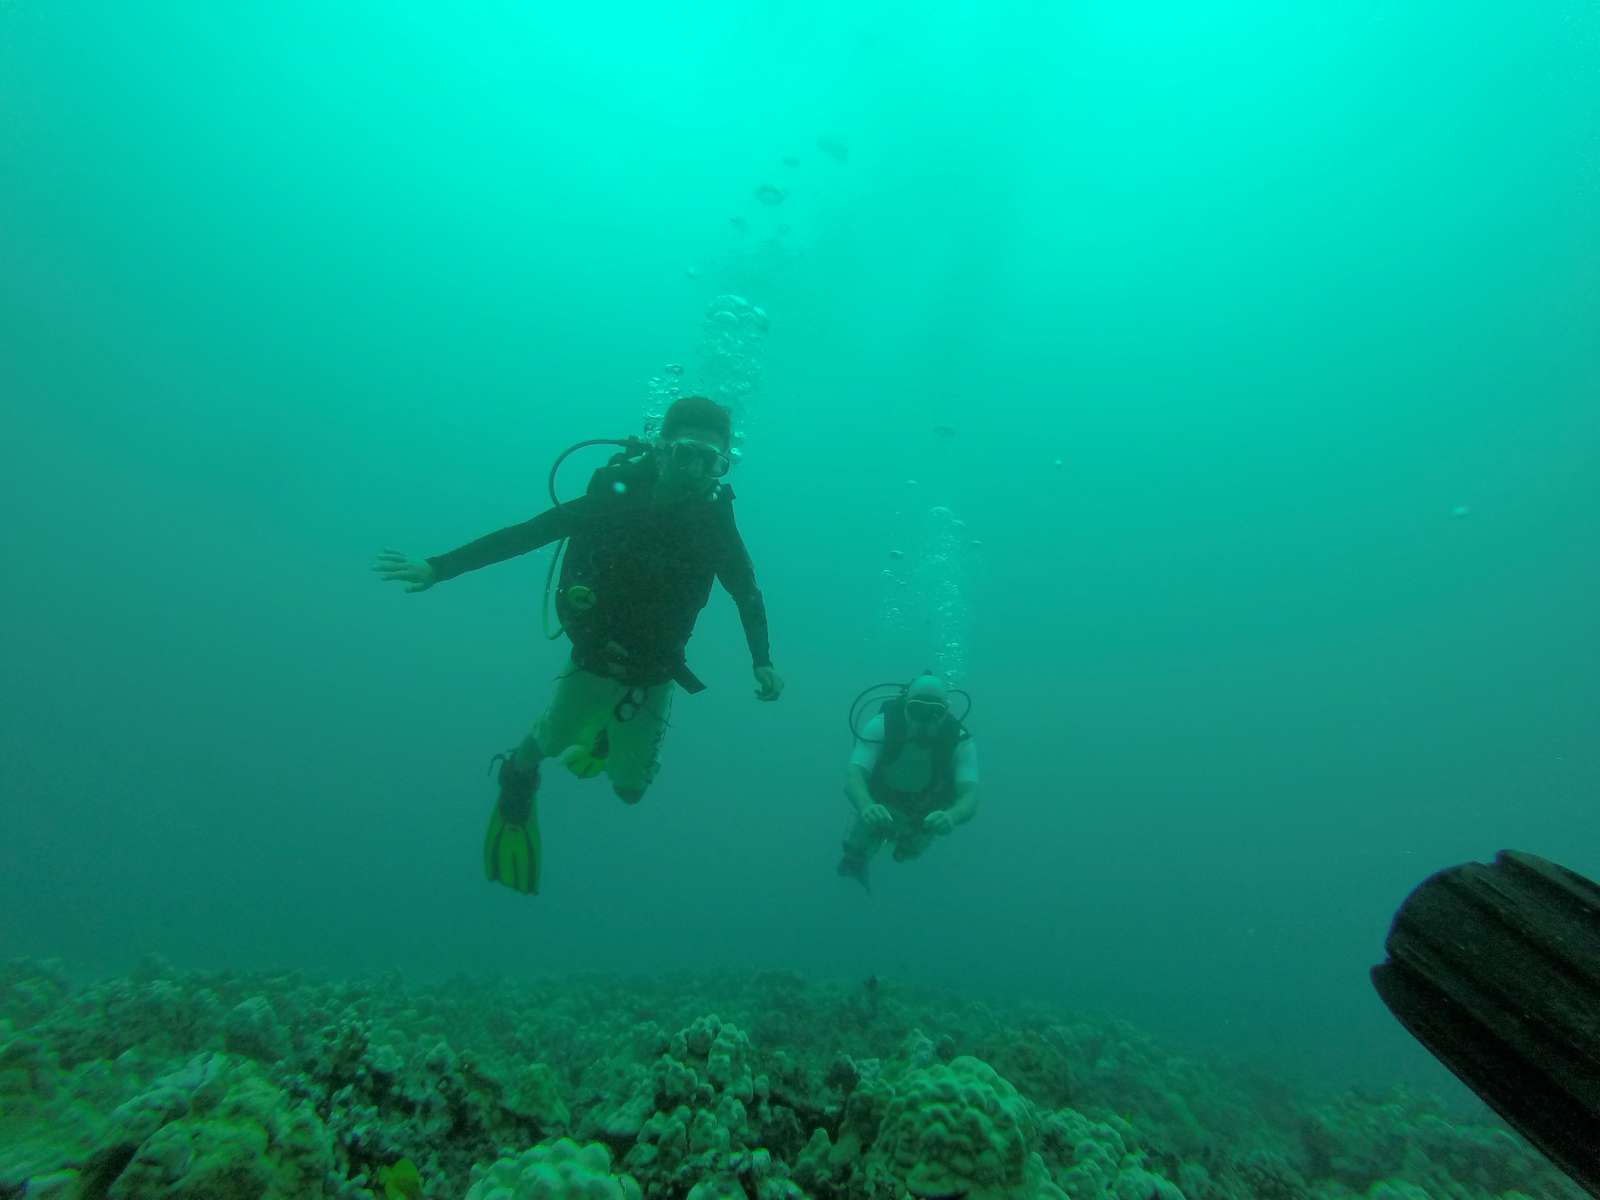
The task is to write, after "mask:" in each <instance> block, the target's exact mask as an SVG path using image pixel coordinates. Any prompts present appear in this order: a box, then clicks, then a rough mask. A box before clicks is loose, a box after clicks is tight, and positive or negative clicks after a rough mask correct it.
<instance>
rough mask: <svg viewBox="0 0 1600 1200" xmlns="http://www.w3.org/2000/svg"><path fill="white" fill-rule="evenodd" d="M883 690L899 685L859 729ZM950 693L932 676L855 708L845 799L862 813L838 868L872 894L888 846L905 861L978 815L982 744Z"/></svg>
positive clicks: (868, 696) (864, 697)
mask: <svg viewBox="0 0 1600 1200" xmlns="http://www.w3.org/2000/svg"><path fill="white" fill-rule="evenodd" d="M884 687H895V688H896V692H897V694H895V695H892V696H890V697H889V698H888V699H886V700H884V701H883V703H882V704H881V706H880V708H879V711H878V713H877V714H876V715H875V716H873V717H872V719H871V720H869V721H868V722H867V723H866V724H865V725H864V726H861V725H859V723H858V722H859V717H860V716H861V714H862V708H863V703H864V702H865V703H866V704H867V705H868V706H870V703H871V700H872V698H873V695H874V693H876V692H878V691H879V690H880V689H882V688H884ZM954 694H957V695H962V696H965V695H966V693H964V692H958V693H954ZM951 695H952V692H951V690H950V688H949V687H948V686H947V685H946V684H945V682H944V680H942V679H940V678H939V677H938V676H937V675H934V674H932V673H925V674H922V675H919V676H917V678H915V679H913V680H912V681H911V682H910V683H909V684H907V685H905V686H904V687H898V686H897V685H893V684H877V685H875V686H873V687H870V688H868V689H867V690H866V691H864V692H862V693H861V694H860V695H858V696H857V697H856V700H855V703H854V704H852V705H851V708H850V731H851V733H853V734H854V735H855V747H854V749H853V750H852V751H851V753H850V765H849V766H848V767H847V768H846V769H845V782H844V794H845V799H847V800H848V801H849V802H850V807H851V808H853V809H854V810H855V813H856V815H855V819H854V820H853V821H852V822H851V824H850V829H849V832H848V833H846V834H845V839H844V853H843V855H842V857H841V858H840V859H839V867H838V871H839V874H840V875H844V876H847V877H848V878H850V879H854V880H856V881H858V882H859V883H860V884H861V886H862V887H864V888H867V889H868V890H869V891H870V890H871V886H872V885H871V883H870V880H869V878H868V868H869V867H870V865H871V862H872V858H873V855H875V854H876V853H877V852H878V849H879V847H880V846H882V845H883V844H884V842H889V841H892V842H893V843H894V858H895V861H896V862H904V861H906V860H907V859H911V858H916V857H917V856H918V855H920V854H921V853H922V852H923V851H924V850H926V849H927V848H928V846H929V845H930V844H931V843H932V842H933V840H934V838H937V837H943V836H944V835H946V834H948V833H950V832H951V831H952V830H953V829H955V827H956V826H957V825H965V824H966V823H967V822H968V821H970V820H972V818H973V816H974V815H975V814H976V813H977V811H978V745H977V742H976V741H974V740H973V737H972V734H971V733H969V732H968V731H967V727H966V726H965V725H964V724H963V723H962V722H963V719H964V718H965V716H966V714H965V713H963V714H962V716H961V717H957V716H955V715H954V714H953V713H952V712H951V711H950V697H951ZM967 708H968V711H971V701H970V699H969V700H968V704H967Z"/></svg>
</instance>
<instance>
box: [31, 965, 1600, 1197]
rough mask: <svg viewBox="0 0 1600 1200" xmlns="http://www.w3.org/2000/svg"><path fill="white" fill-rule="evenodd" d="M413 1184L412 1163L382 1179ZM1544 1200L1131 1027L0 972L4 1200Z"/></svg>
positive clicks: (702, 979)
mask: <svg viewBox="0 0 1600 1200" xmlns="http://www.w3.org/2000/svg"><path fill="white" fill-rule="evenodd" d="M402 1160H404V1161H407V1162H409V1163H410V1164H414V1166H415V1168H416V1172H415V1174H414V1175H413V1174H411V1172H410V1171H409V1169H406V1170H404V1172H403V1173H402V1172H399V1171H396V1170H395V1169H394V1168H395V1166H396V1164H399V1163H401V1162H402ZM20 1196H28V1197H42V1196H51V1197H57V1198H59V1200H98V1198H100V1197H105V1198H107V1200H124V1198H130V1197H185V1198H194V1200H290V1198H295V1200H302V1198H306V1197H330V1198H335V1200H370V1198H373V1197H377V1200H398V1198H400V1197H412V1198H413V1200H414V1198H415V1197H417V1196H424V1197H428V1198H430V1200H438V1198H446V1197H448V1198H450V1200H532V1198H535V1197H538V1198H551V1200H559V1198H563V1197H574V1198H577V1197H584V1198H592V1200H641V1198H650V1200H678V1198H680V1197H687V1198H688V1200H800V1198H802V1197H816V1198H819V1200H820V1198H826V1197H839V1198H846V1197H848V1198H858V1197H860V1198H866V1197H872V1198H881V1200H892V1198H898V1197H904V1196H917V1197H927V1198H930V1200H931V1198H934V1197H967V1198H969V1200H1035V1198H1038V1200H1061V1198H1070V1200H1180V1198H1181V1200H1349V1198H1352V1197H1362V1198H1364V1200H1425V1198H1428V1200H1486V1198H1489V1197H1495V1198H1498V1200H1517V1198H1521V1197H1526V1198H1528V1200H1541V1198H1544V1197H1553V1198H1559V1200H1568V1198H1579V1197H1581V1192H1580V1191H1579V1190H1578V1189H1577V1188H1576V1187H1575V1186H1573V1185H1572V1184H1571V1183H1569V1182H1567V1181H1566V1180H1565V1178H1564V1177H1563V1176H1561V1175H1560V1174H1559V1173H1557V1172H1556V1171H1555V1170H1554V1169H1553V1168H1552V1167H1550V1166H1549V1165H1548V1164H1547V1163H1546V1162H1545V1160H1544V1159H1543V1158H1542V1157H1540V1156H1539V1155H1538V1154H1537V1153H1536V1152H1535V1151H1533V1150H1531V1149H1530V1148H1528V1147H1527V1146H1526V1144H1524V1143H1523V1142H1522V1141H1520V1139H1518V1138H1517V1137H1515V1136H1514V1135H1513V1134H1511V1133H1510V1132H1508V1131H1507V1130H1506V1129H1504V1128H1503V1127H1501V1126H1499V1125H1496V1124H1494V1123H1492V1122H1490V1121H1488V1120H1487V1119H1485V1120H1483V1121H1481V1122H1480V1121H1476V1120H1474V1119H1472V1118H1470V1117H1462V1116H1460V1115H1458V1114H1456V1113H1455V1112H1454V1111H1452V1110H1448V1109H1447V1108H1446V1107H1445V1105H1444V1104H1443V1103H1442V1102H1441V1101H1440V1100H1438V1099H1435V1098H1432V1097H1430V1096H1427V1095H1423V1094H1419V1093H1417V1092H1415V1091H1409V1090H1405V1089H1396V1090H1394V1091H1392V1092H1391V1093H1389V1094H1386V1095H1370V1094H1365V1093H1354V1092H1352V1093H1347V1094H1339V1095H1332V1094H1330V1095H1325V1096H1319V1097H1311V1096H1308V1095H1302V1094H1301V1093H1299V1092H1297V1091H1295V1090H1293V1089H1290V1088H1288V1087H1285V1086H1283V1085H1281V1084H1273V1083H1271V1082H1267V1081H1262V1080H1259V1079H1249V1078H1246V1077H1244V1076H1242V1075H1239V1074H1236V1073H1231V1072H1229V1071H1228V1069H1227V1068H1226V1067H1225V1066H1220V1065H1217V1064H1209V1063H1202V1062H1200V1061H1197V1060H1195V1059H1192V1058H1184V1057H1179V1056H1175V1055H1173V1054H1171V1053H1169V1052H1167V1051H1165V1050H1164V1049H1163V1048H1162V1047H1161V1046H1160V1045H1159V1044H1158V1043H1157V1042H1156V1041H1155V1040H1154V1039H1152V1038H1151V1037H1149V1036H1147V1035H1145V1034H1143V1033H1141V1032H1140V1031H1139V1030H1138V1029H1136V1028H1134V1027H1132V1026H1131V1025H1128V1024H1126V1023H1124V1022H1121V1021H1115V1020H1107V1019H1103V1018H1087V1017H1082V1016H1076V1015H1073V1014H1069V1013H1065V1012H1062V1011H1060V1010H1058V1009H1051V1008H1047V1007H1044V1006H1041V1005H1037V1004H1034V1005H1029V1004H1026V1003H1020V1002H1019V1003H1017V1004H1015V1005H1001V1004H996V1003H981V1002H977V1001H974V1000H972V999H969V998H962V997H958V996H954V995H951V994H949V993H942V992H939V991H936V990H932V989H920V988H915V987H911V986H903V985H891V984H882V985H880V984H879V983H878V982H877V981H875V980H869V981H867V982H865V983H851V984H840V983H822V982H816V981H810V980H807V979H806V978H803V977H801V976H799V975H795V974H792V973H788V972H758V973H750V972H745V973H734V972H724V973H700V974H694V975H688V974H684V975H672V976H665V977H661V976H651V977H644V978H637V979H624V978H618V977H598V976H575V977H569V978H562V979H546V980H540V981H536V982H532V983H516V984H513V983H510V982H485V981H481V980H466V979H457V980H453V981H450V982H448V983H440V984H436V985H430V986H408V985H406V984H405V983H404V982H403V981H402V980H401V978H400V977H399V976H398V975H395V976H391V977H378V978H372V979H364V980H352V981H337V980H326V979H319V978H314V977H310V976H306V975H302V974H298V973H289V974H270V973H223V972H194V971H178V970H174V969H173V968H171V967H170V966H167V965H165V964H162V963H160V962H150V963H147V964H145V965H144V966H142V967H141V968H140V969H139V970H137V971H134V972H133V973H131V974H128V975H124V976H117V977H113V978H107V979H102V980H99V981H97V982H93V983H88V984H80V985H75V984H74V983H72V982H70V981H69V979H68V978H67V976H66V975H65V974H64V973H63V972H62V970H61V969H60V967H59V965H57V964H52V963H39V962H27V961H23V962H14V963H11V964H9V965H7V966H5V967H3V968H0V1200H7V1198H11V1197H20Z"/></svg>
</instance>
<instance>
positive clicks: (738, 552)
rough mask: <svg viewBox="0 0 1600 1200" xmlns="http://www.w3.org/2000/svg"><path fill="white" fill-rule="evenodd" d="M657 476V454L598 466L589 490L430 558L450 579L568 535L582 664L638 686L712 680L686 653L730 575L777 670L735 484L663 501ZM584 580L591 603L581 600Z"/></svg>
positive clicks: (755, 648)
mask: <svg viewBox="0 0 1600 1200" xmlns="http://www.w3.org/2000/svg"><path fill="white" fill-rule="evenodd" d="M656 472H657V465H656V462H655V460H654V458H652V457H651V456H650V455H644V456H642V457H640V458H635V459H628V460H624V461H621V462H613V463H612V464H611V465H610V466H607V467H603V468H602V469H600V470H599V471H596V472H595V473H594V477H593V478H592V479H591V480H590V481H589V490H588V493H587V494H586V495H583V496H580V497H578V498H577V499H575V500H571V501H568V502H567V503H565V504H563V505H561V507H560V508H552V509H548V510H546V511H545V512H542V513H540V514H539V515H538V516H537V517H534V518H533V519H532V520H531V521H524V522H523V523H522V524H520V525H512V526H509V527H507V528H505V529H501V530H499V531H498V532H495V533H491V534H488V535H486V536H484V537H481V538H479V539H477V540H476V541H473V542H468V543H467V544H466V545H465V546H462V547H460V548H458V549H455V550H452V551H450V552H449V553H448V554H441V555H438V556H437V557H435V558H430V559H428V563H429V565H430V566H432V567H433V570H434V575H435V578H436V579H438V580H440V581H443V580H446V579H453V578H455V577H456V576H457V575H460V574H462V573H464V572H466V571H475V570H477V569H478V568H479V567H486V566H489V565H490V564H491V563H497V562H503V561H504V560H506V559H508V558H514V557H515V556H517V555H519V554H526V553H527V552H528V551H530V550H537V549H538V548H539V547H541V546H547V545H549V544H550V543H551V542H554V541H556V540H558V539H560V538H567V539H569V541H568V544H567V551H566V555H565V557H564V559H563V560H562V565H561V590H560V592H559V594H558V597H557V610H558V612H559V614H560V616H561V624H562V626H563V628H565V629H566V631H567V634H568V636H570V637H571V638H572V658H573V661H574V662H575V663H577V665H578V666H580V667H582V668H584V669H585V670H589V671H594V672H595V673H596V674H601V675H608V676H611V677H613V678H616V679H618V680H619V681H620V682H623V683H626V684H628V685H630V686H633V687H653V686H655V685H656V684H660V683H665V682H667V681H668V680H669V679H672V680H677V681H678V682H679V683H680V684H681V685H683V686H684V687H685V688H687V689H688V690H690V691H697V690H699V688H700V687H701V686H702V685H701V684H700V682H699V681H698V680H697V679H695V677H694V675H693V674H692V673H691V672H690V671H689V668H688V665H687V664H686V663H685V661H684V648H685V646H687V644H688V642H689V637H690V635H691V634H692V633H693V632H694V623H695V620H696V618H698V617H699V615H700V610H701V609H702V608H704V607H705V605H706V601H707V600H709V599H710V598H711V583H712V580H713V579H716V580H720V581H721V583H722V586H723V587H724V588H725V589H727V592H728V594H729V595H730V596H732V597H733V600H734V603H735V604H737V605H738V606H739V620H740V622H741V623H742V624H743V625H744V634H745V640H746V642H747V643H748V644H749V647H750V659H751V663H752V665H754V666H756V667H767V666H771V665H772V656H771V653H770V650H769V648H768V645H767V612H766V605H765V604H764V603H763V601H762V599H761V592H760V590H759V589H758V588H757V587H756V576H755V569H754V567H752V566H751V563H750V554H749V552H748V551H747V550H746V549H745V545H744V539H743V538H741V537H740V536H739V529H738V526H737V525H736V524H735V523H734V519H733V491H732V489H731V488H728V487H726V486H719V487H718V488H716V490H715V491H714V492H713V493H712V494H711V495H710V496H704V495H701V496H692V497H687V498H683V499H678V498H671V499H658V498H657V496H656ZM580 587H581V588H587V589H589V590H590V593H591V594H592V598H593V604H592V606H591V607H588V608H584V607H582V606H581V605H579V604H574V602H573V598H574V596H575V595H581V592H578V593H575V592H574V589H575V588H580ZM613 646H615V647H621V649H622V650H623V651H624V652H625V653H622V654H617V653H616V652H615V651H613V650H611V649H610V647H613Z"/></svg>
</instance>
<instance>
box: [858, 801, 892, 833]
mask: <svg viewBox="0 0 1600 1200" xmlns="http://www.w3.org/2000/svg"><path fill="white" fill-rule="evenodd" d="M861 819H862V820H863V821H864V822H866V826H867V828H868V829H869V830H871V831H872V832H873V833H882V832H883V831H885V830H887V829H888V828H889V827H890V826H891V825H893V824H894V814H893V813H892V812H890V811H889V810H888V809H887V808H885V807H884V806H883V805H881V804H869V805H867V806H866V807H865V808H863V809H862V810H861Z"/></svg>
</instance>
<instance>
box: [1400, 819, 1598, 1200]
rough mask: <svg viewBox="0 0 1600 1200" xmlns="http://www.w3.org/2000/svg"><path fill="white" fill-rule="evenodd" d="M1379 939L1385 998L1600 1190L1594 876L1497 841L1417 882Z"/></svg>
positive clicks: (1474, 1084) (1560, 1160)
mask: <svg viewBox="0 0 1600 1200" xmlns="http://www.w3.org/2000/svg"><path fill="white" fill-rule="evenodd" d="M1385 949H1386V950H1387V951H1388V954H1389V961H1387V962H1385V963H1382V964H1381V965H1379V966H1376V967H1374V968H1372V982H1373V984H1374V985H1375V986H1376V987H1377V989H1378V994H1379V995H1380V996H1382V997H1383V1002H1384V1003H1385V1004H1387V1005H1388V1006H1389V1009H1390V1011H1391V1012H1393V1013H1394V1015H1395V1016H1396V1017H1398V1018H1399V1019H1400V1022H1401V1023H1402V1024H1403V1025H1404V1026H1405V1027H1406V1028H1407V1029H1409V1030H1410V1031H1411V1033H1412V1034H1413V1035H1414V1036H1415V1037H1416V1039H1417V1040H1418V1041H1420V1042H1421V1043H1422V1044H1423V1045H1424V1046H1426V1047H1427V1048H1428V1049H1429V1050H1431V1051H1432V1052H1433V1054H1434V1055H1435V1057H1437V1058H1438V1059H1439V1061H1440V1062H1442V1063H1444V1065H1445V1066H1447V1067H1449V1068H1450V1069H1451V1070H1452V1071H1454V1072H1455V1073H1456V1075H1457V1076H1459V1077H1460V1079H1461V1081H1462V1082H1463V1083H1465V1084H1466V1085H1467V1086H1468V1087H1470V1088H1471V1089H1472V1090H1473V1091H1475V1092H1477V1093H1478V1095H1479V1096H1481V1097H1483V1099H1484V1101H1485V1103H1487V1104H1488V1105H1489V1106H1490V1107H1491V1108H1493V1109H1494V1110H1495V1111H1496V1112H1497V1113H1499V1114H1500V1116H1501V1117H1502V1118H1504V1119H1505V1121H1506V1122H1507V1123H1508V1124H1510V1125H1511V1126H1512V1127H1513V1128H1515V1129H1516V1130H1517V1131H1518V1132H1519V1133H1521V1134H1522V1136H1523V1137H1525V1138H1527V1139H1528V1141H1530V1142H1532V1143H1533V1144H1534V1145H1535V1146H1537V1147H1538V1148H1539V1149H1540V1150H1542V1151H1543V1152H1544V1153H1545V1154H1546V1155H1548V1156H1549V1157H1550V1159H1551V1161H1553V1162H1554V1163H1555V1164H1556V1165H1557V1166H1558V1167H1560V1168H1561V1169H1562V1170H1563V1171H1565V1172H1566V1173H1567V1174H1568V1175H1570V1176H1572V1178H1573V1179H1574V1180H1576V1181H1577V1182H1578V1183H1579V1184H1580V1185H1581V1186H1582V1187H1583V1188H1584V1190H1585V1191H1587V1192H1588V1193H1589V1194H1590V1195H1591V1196H1597V1197H1600V885H1596V884H1595V883H1594V882H1593V881H1592V880H1589V879H1585V878H1584V877H1583V876H1582V875H1578V874H1575V873H1574V872H1572V871H1569V870H1567V869H1566V868H1565V867H1560V866H1557V865H1556V864H1555V863H1552V862H1548V861H1546V860H1545V859H1542V858H1538V857H1536V856H1534V855H1532V854H1523V853H1521V852H1520V851H1516V850H1502V851H1501V852H1500V853H1499V854H1498V855H1496V856H1495V860H1494V862H1493V863H1492V864H1485V863H1466V864H1464V865H1462V866H1458V867H1451V868H1449V869H1448V870H1445V871H1440V872H1439V873H1438V874H1436V875H1433V876H1431V877H1429V878H1428V879H1427V880H1426V881H1425V882H1423V883H1422V884H1421V885H1420V886H1419V887H1418V888H1417V889H1416V890H1415V891H1413V892H1412V893H1411V895H1410V896H1408V897H1406V901H1405V903H1404V904H1402V905H1401V906H1400V911H1399V912H1397V913H1396V914H1395V918H1394V924H1393V926H1391V927H1390V930H1389V938H1388V941H1387V942H1386V943H1385Z"/></svg>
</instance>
